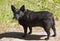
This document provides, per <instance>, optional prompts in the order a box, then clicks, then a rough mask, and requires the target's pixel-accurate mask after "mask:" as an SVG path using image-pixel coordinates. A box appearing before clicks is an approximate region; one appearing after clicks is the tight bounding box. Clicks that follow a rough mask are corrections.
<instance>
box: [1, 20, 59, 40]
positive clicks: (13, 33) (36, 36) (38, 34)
mask: <svg viewBox="0 0 60 41" xmlns="http://www.w3.org/2000/svg"><path fill="white" fill-rule="evenodd" d="M28 31H29V30H28ZM56 32H57V36H56V37H51V36H50V39H49V40H48V41H60V21H56ZM52 34H53V31H52V30H51V35H52ZM22 35H23V27H22V26H21V25H19V26H15V25H13V24H12V25H11V26H10V27H5V26H3V25H2V24H0V41H46V40H44V38H46V32H45V31H44V30H43V28H40V27H33V32H32V34H31V35H27V37H26V38H22V37H21V36H22Z"/></svg>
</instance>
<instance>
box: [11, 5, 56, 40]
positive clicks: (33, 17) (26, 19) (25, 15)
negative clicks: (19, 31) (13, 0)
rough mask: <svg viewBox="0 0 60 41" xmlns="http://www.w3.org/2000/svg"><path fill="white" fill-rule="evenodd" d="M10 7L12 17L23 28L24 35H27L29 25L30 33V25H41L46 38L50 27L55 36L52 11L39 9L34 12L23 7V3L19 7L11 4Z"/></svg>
mask: <svg viewBox="0 0 60 41" xmlns="http://www.w3.org/2000/svg"><path fill="white" fill-rule="evenodd" d="M11 9H12V11H13V13H14V18H15V19H17V20H18V22H19V24H21V25H22V26H23V28H24V35H23V37H25V36H26V35H27V27H29V30H30V32H29V33H28V34H31V33H32V27H34V26H41V27H43V28H44V30H45V31H46V33H47V38H45V39H46V40H48V39H49V36H50V28H52V30H53V32H54V35H53V36H56V29H55V21H54V16H53V14H52V13H50V12H48V11H40V12H34V11H31V10H27V9H25V6H24V5H23V6H22V7H21V8H20V9H16V8H15V7H14V6H13V5H11Z"/></svg>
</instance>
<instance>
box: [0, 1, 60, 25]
mask: <svg viewBox="0 0 60 41" xmlns="http://www.w3.org/2000/svg"><path fill="white" fill-rule="evenodd" d="M11 5H14V6H15V7H16V8H20V7H21V6H22V5H25V8H26V9H30V10H33V11H43V10H45V11H50V12H52V13H53V14H54V16H55V19H56V20H60V0H0V23H3V24H4V25H6V26H10V25H12V23H15V25H17V24H18V23H17V21H16V20H13V19H12V18H13V14H12V13H13V12H12V11H11Z"/></svg>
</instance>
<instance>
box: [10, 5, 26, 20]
mask: <svg viewBox="0 0 60 41" xmlns="http://www.w3.org/2000/svg"><path fill="white" fill-rule="evenodd" d="M11 9H12V11H13V15H14V17H13V18H14V19H17V20H18V19H19V18H22V17H23V16H24V11H25V6H24V5H23V6H22V7H21V8H20V9H16V8H15V7H14V6H13V5H11Z"/></svg>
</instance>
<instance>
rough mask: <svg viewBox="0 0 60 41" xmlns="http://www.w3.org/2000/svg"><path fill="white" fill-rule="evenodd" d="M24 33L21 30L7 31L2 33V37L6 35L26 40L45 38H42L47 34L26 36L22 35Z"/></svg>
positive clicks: (0, 35)
mask: <svg viewBox="0 0 60 41" xmlns="http://www.w3.org/2000/svg"><path fill="white" fill-rule="evenodd" d="M22 35H23V33H21V32H7V33H2V34H0V39H1V38H3V37H6V38H19V39H25V40H44V39H40V38H41V37H44V36H46V35H27V37H26V38H24V37H22Z"/></svg>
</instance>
